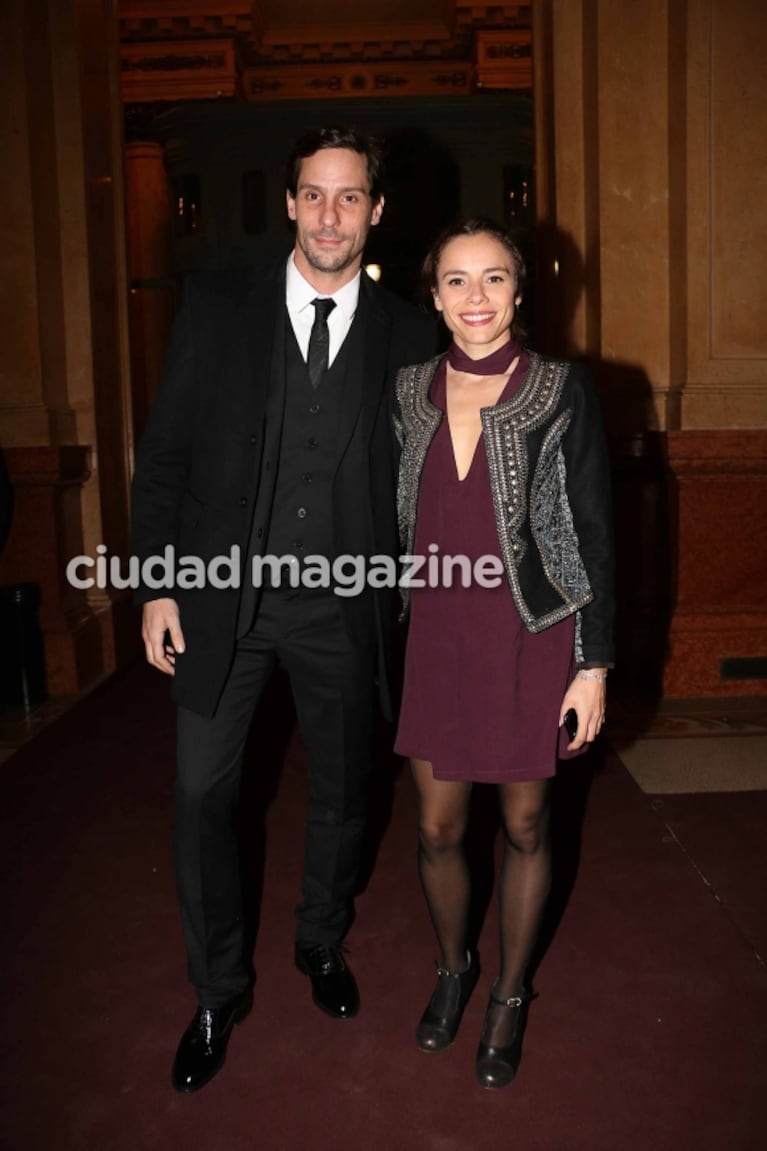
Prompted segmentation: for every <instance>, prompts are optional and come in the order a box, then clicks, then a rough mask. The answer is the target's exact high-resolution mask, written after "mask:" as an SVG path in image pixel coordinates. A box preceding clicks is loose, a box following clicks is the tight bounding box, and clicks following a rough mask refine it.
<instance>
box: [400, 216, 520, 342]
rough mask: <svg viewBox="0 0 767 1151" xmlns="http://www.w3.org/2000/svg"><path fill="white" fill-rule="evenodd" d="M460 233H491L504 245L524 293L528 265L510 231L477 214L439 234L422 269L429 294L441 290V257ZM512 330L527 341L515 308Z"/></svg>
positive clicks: (466, 234) (518, 286)
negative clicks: (438, 277)
mask: <svg viewBox="0 0 767 1151" xmlns="http://www.w3.org/2000/svg"><path fill="white" fill-rule="evenodd" d="M459 236H492V238H493V239H494V240H497V241H498V243H499V244H503V246H504V248H505V249H506V251H507V252H508V254H509V257H510V259H511V263H512V265H513V268H514V274H515V276H516V280H517V292H518V294H519V295H520V296H521V295H522V294H523V292H524V288H525V281H526V279H527V268H526V267H525V261H524V259H523V257H522V253H521V252H520V250H519V248H518V247H517V245H516V244H515V243H514V240H513V239H512V237H511V234H510V233H509V232H507V231H506V229H505V228H502V227H501V225H500V224H496V223H495V221H494V220H490V219H489V218H488V217H486V216H477V217H474V218H473V219H471V220H461V221H459V222H458V223H456V224H452V225H451V226H450V227H449V228H445V230H444V232H441V233H440V234H439V236H437V239H436V240H435V241H434V243H433V244H432V246H431V248H430V249H429V251H428V253H427V255H426V259H425V260H424V262H423V266H422V268H421V276H422V280H423V284H424V287H425V288H426V290H427V291H428V292H429V293H432V292H435V291H437V290H438V284H437V270H438V268H439V262H440V260H441V258H442V253H443V252H444V250H445V248H446V247H447V245H448V244H449V243H450V241H451V240H457V239H458V237H459ZM511 331H512V334H513V335H514V336H515V337H516V339H517V340H519V341H520V342H521V341H522V340H524V338H525V335H526V332H525V328H524V325H523V323H522V320H521V317H520V316H519V313H518V312H517V311H516V310H515V312H514V319H513V320H512V324H511Z"/></svg>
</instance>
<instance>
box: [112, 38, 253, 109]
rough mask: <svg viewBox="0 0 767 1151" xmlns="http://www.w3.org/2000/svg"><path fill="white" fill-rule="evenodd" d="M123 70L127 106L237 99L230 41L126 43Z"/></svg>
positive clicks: (121, 58)
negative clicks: (133, 104)
mask: <svg viewBox="0 0 767 1151" xmlns="http://www.w3.org/2000/svg"><path fill="white" fill-rule="evenodd" d="M120 68H121V71H122V97H123V101H124V103H126V104H131V103H135V102H139V101H147V100H148V101H155V100H170V99H176V100H184V99H206V98H209V97H216V96H234V95H236V94H237V92H238V90H239V78H238V68H237V61H236V57H235V50H234V44H233V42H232V41H231V40H180V41H179V40H163V41H160V42H158V43H155V44H147V43H140V44H139V43H136V44H123V45H122V48H121V50H120Z"/></svg>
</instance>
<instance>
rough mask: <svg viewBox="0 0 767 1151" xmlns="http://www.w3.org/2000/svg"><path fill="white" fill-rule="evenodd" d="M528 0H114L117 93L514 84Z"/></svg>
mask: <svg viewBox="0 0 767 1151" xmlns="http://www.w3.org/2000/svg"><path fill="white" fill-rule="evenodd" d="M531 7H532V5H531V3H527V4H475V3H470V2H468V0H332V2H328V0H255V2H252V0H162V2H160V0H119V2H118V19H119V26H120V39H121V56H122V75H123V95H124V98H125V100H126V101H127V102H131V101H141V100H152V101H157V100H164V99H174V100H178V99H184V98H205V97H217V96H218V97H222V96H223V97H233V96H234V97H240V98H244V99H248V100H265V99H266V100H268V99H279V100H285V99H306V98H312V99H317V98H321V97H326V98H327V97H333V96H349V95H353V96H366V95H368V96H370V95H376V96H381V95H428V94H431V95H439V94H440V93H445V94H457V93H460V92H471V91H475V90H476V89H478V88H479V89H481V88H503V89H507V90H516V91H526V90H529V89H530V87H531V84H532V71H531V68H532V66H531V57H530V30H531V19H532V16H531Z"/></svg>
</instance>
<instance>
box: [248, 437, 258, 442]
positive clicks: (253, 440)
mask: <svg viewBox="0 0 767 1151" xmlns="http://www.w3.org/2000/svg"><path fill="white" fill-rule="evenodd" d="M250 442H251V443H252V444H257V443H258V436H251V437H250Z"/></svg>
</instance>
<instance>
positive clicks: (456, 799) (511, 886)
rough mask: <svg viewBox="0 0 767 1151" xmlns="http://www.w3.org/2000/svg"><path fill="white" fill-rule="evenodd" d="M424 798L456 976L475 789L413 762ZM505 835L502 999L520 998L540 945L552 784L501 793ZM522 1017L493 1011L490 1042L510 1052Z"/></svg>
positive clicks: (434, 917) (425, 835)
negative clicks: (467, 835) (513, 1033)
mask: <svg viewBox="0 0 767 1151" xmlns="http://www.w3.org/2000/svg"><path fill="white" fill-rule="evenodd" d="M413 776H414V779H415V782H416V786H417V787H418V793H419V798H420V824H419V836H420V838H419V853H418V860H419V872H420V877H421V884H422V886H423V892H424V895H425V897H426V903H427V906H428V908H429V914H430V916H431V921H432V923H433V925H434V930H435V932H436V935H437V940H438V943H439V946H440V950H441V963H442V964H443V965H444V966H445V967H447V968H448V969H449V970H451V971H463V970H464V969H465V967H466V930H467V922H468V914H469V903H470V899H471V886H470V877H469V870H468V866H467V862H466V856H465V853H464V847H463V841H464V835H465V832H466V825H467V820H468V812H469V799H470V796H471V784H470V783H465V782H462V781H455V782H454V781H445V780H435V779H434V777H433V774H432V769H431V764H429V763H426V762H424V761H423V760H413ZM498 797H499V802H500V810H501V820H502V824H503V832H504V845H503V863H502V866H501V875H500V883H499V889H498V900H499V910H500V968H499V975H498V979H497V981H496V984H495V988H494V994H495V996H496V997H497V998H498V999H508V998H510V997H512V996H516V995H518V994H519V993H520V991H521V990H522V987H523V983H524V978H525V972H526V969H527V965H528V964H529V962H530V957H531V954H532V951H533V947H534V945H535V941H536V938H537V936H538V931H539V929H540V924H541V918H542V915H543V910H544V907H545V904H546V899H547V897H548V893H549V886H550V882H551V851H550V846H549V780H529V781H524V782H520V783H504V784H500V785H499V786H498ZM516 1015H517V1013H516V1012H515V1011H510V1010H508V1009H505V1008H499V1007H493V1008H491V1011H490V1012H489V1018H488V1026H489V1028H490V1034H487V1031H486V1034H485V1041H486V1042H488V1043H492V1044H494V1045H498V1046H503V1045H504V1044H505V1043H506V1042H507V1041H508V1038H509V1035H508V1033H509V1032H510V1031H513V1027H514V1023H515V1019H516Z"/></svg>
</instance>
